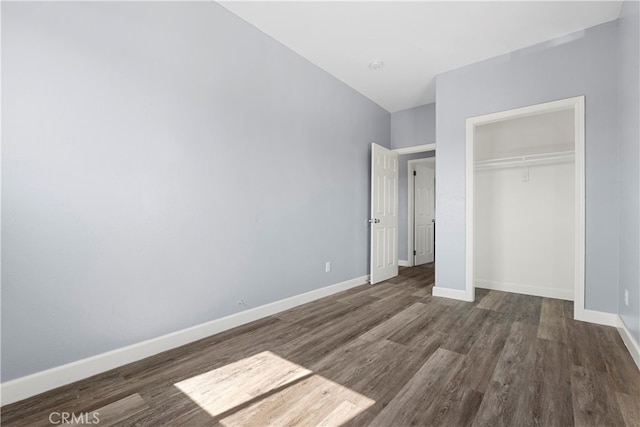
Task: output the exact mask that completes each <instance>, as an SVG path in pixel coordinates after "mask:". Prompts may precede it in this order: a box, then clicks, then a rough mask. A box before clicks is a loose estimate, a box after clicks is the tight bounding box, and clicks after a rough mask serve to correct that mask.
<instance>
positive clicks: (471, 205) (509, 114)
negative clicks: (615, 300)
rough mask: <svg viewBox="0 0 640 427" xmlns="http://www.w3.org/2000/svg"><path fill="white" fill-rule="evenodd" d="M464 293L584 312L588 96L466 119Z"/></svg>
mask: <svg viewBox="0 0 640 427" xmlns="http://www.w3.org/2000/svg"><path fill="white" fill-rule="evenodd" d="M466 166H467V167H466V174H467V176H466V181H467V188H466V216H467V217H466V236H467V238H466V292H467V297H468V299H469V300H474V299H475V288H476V287H479V288H485V289H494V290H499V291H507V292H514V293H521V294H528V295H536V296H542V297H549V298H558V299H565V300H571V301H574V317H575V318H577V319H578V318H580V313H581V312H583V311H584V97H576V98H570V99H564V100H560V101H554V102H548V103H544V104H538V105H534V106H530V107H524V108H519V109H515V110H509V111H503V112H499V113H493V114H488V115H484V116H478V117H473V118H470V119H467V146H466Z"/></svg>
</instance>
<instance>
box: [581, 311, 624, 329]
mask: <svg viewBox="0 0 640 427" xmlns="http://www.w3.org/2000/svg"><path fill="white" fill-rule="evenodd" d="M574 319H575V320H581V321H583V322H589V323H596V324H598V325H605V326H613V327H615V328H617V327H618V326H620V317H619V316H618V315H617V314H614V313H606V312H604V311H595V310H587V309H583V310H575V311H574Z"/></svg>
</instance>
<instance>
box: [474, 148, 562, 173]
mask: <svg viewBox="0 0 640 427" xmlns="http://www.w3.org/2000/svg"><path fill="white" fill-rule="evenodd" d="M574 157H575V151H557V152H553V153H541V154H528V155H524V156H513V157H502V158H496V159H487V160H479V161H477V162H475V167H476V169H484V168H493V167H506V166H519V165H520V166H527V165H529V164H531V163H539V162H540V163H541V162H556V161H567V160H573V158H574Z"/></svg>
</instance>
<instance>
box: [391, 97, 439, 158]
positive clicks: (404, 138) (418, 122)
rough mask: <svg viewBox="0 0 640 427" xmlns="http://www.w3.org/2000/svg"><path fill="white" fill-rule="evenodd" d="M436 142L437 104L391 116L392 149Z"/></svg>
mask: <svg viewBox="0 0 640 427" xmlns="http://www.w3.org/2000/svg"><path fill="white" fill-rule="evenodd" d="M434 142H436V104H435V103H431V104H425V105H420V106H418V107H414V108H409V109H407V110H402V111H397V112H395V113H392V114H391V148H394V149H395V148H405V147H413V146H415V145H423V144H431V143H434Z"/></svg>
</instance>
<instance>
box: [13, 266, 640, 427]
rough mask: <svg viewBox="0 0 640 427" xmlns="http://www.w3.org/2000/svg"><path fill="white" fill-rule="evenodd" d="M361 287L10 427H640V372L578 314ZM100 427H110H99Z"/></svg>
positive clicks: (79, 389) (616, 343) (522, 303)
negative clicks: (64, 426)
mask: <svg viewBox="0 0 640 427" xmlns="http://www.w3.org/2000/svg"><path fill="white" fill-rule="evenodd" d="M432 285H433V267H432V266H426V267H424V266H423V267H414V268H401V270H400V275H399V276H398V277H396V278H394V279H391V280H389V281H387V282H384V283H382V284H379V285H376V286H370V285H363V286H360V287H357V288H353V289H350V290H348V291H345V292H342V293H339V294H335V295H332V296H330V297H327V298H324V299H321V300H318V301H314V302H312V303H309V304H306V305H304V306H300V307H296V308H294V309H291V310H288V311H286V312H282V313H279V314H278V315H275V316H271V317H268V318H265V319H261V320H259V321H256V322H253V323H251V324H248V325H244V326H241V327H239V328H236V329H233V330H230V331H226V332H223V333H221V334H218V335H215V336H212V337H209V338H206V339H204V340H201V341H198V342H195V343H192V344H189V345H186V346H183V347H180V348H177V349H174V350H171V351H167V352H164V353H162V354H159V355H156V356H153V357H150V358H147V359H145V360H142V361H139V362H136V363H132V364H130V365H127V366H123V367H121V368H118V369H114V370H112V371H109V372H106V373H103V374H100V375H97V376H95V377H92V378H89V379H86V380H83V381H80V382H77V383H74V384H71V385H68V386H65V387H61V388H59V389H56V390H53V391H50V392H47V393H44V394H42V395H40V396H35V397H33V398H30V399H27V400H24V401H21V402H17V403H14V404H11V405H7V406H5V407H3V408H2V415H1V421H2V425H3V426H47V425H52V421H53V422H54V423H56V424H59V422H60V421H61V417H62V416H63V414H65V413H66V414H73V416H75V418H73V419H71V418H68V420H69V421H74V422H75V425H82V423H83V422H84V423H86V424H89V422H88V421H91V422H92V423H93V425H99V426H111V425H118V426H160V425H169V426H265V425H276V426H284V425H287V426H290V425H300V426H311V425H325V426H337V425H349V426H365V425H371V426H385V427H387V426H389V427H390V426H394V427H395V426H409V425H412V426H436V425H442V426H470V425H473V426H571V425H577V426H622V425H629V426H640V373H639V372H638V369H637V367H636V366H635V364H634V362H633V360H632V358H631V356H630V355H629V353H628V352H627V350H626V348H625V346H624V344H623V342H622V340H621V339H620V337H619V335H618V333H617V331H616V330H615V329H614V328H610V327H604V326H598V325H592V324H587V323H583V322H578V321H574V320H573V319H572V313H573V306H572V303H570V302H566V301H560V300H553V299H547V298H539V297H531V296H523V295H516V294H508V293H504V292H497V291H487V290H482V289H478V290H476V302H474V303H464V302H460V301H454V300H448V299H442V298H435V297H433V296H432V295H431V289H432ZM96 419H97V420H99V422H98V423H96Z"/></svg>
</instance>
